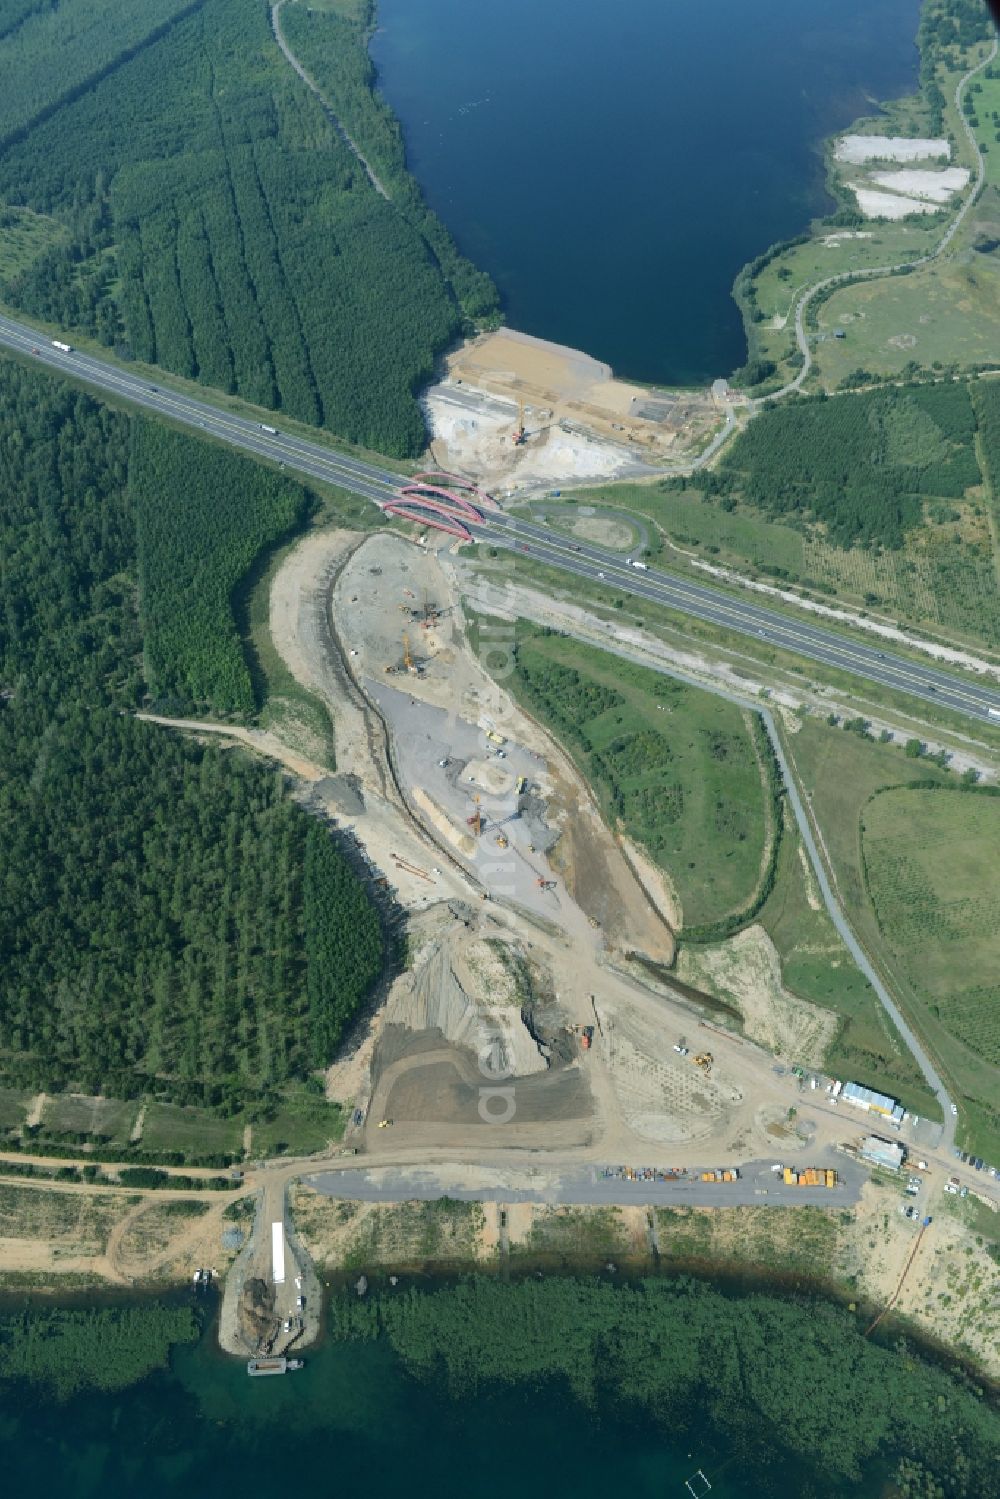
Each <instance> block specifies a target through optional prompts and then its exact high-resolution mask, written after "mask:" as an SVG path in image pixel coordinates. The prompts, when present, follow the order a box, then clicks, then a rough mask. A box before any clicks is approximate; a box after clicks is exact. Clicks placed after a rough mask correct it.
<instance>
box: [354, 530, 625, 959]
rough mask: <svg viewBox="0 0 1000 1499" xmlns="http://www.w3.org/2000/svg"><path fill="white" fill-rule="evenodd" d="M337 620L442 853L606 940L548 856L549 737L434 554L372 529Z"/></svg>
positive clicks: (516, 899) (533, 907) (501, 892)
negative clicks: (510, 691) (502, 681)
mask: <svg viewBox="0 0 1000 1499" xmlns="http://www.w3.org/2000/svg"><path fill="white" fill-rule="evenodd" d="M429 611H430V612H429ZM334 617H335V623H336V627H337V630H338V633H339V634H340V636H341V639H342V640H343V641H344V643H345V644H346V645H347V647H348V659H349V661H350V665H351V668H352V671H353V672H354V673H355V676H356V679H357V681H358V682H359V683H360V685H361V687H362V689H363V691H364V692H365V693H366V694H367V696H368V697H369V698H370V700H371V701H372V702H373V703H374V704H375V706H376V707H377V709H378V712H379V714H380V716H381V717H382V719H383V721H384V723H385V724H386V726H387V728H388V731H389V735H390V739H391V741H392V745H393V758H394V764H395V766H396V770H397V774H398V775H399V777H400V780H401V782H402V784H403V786H404V789H405V792H406V794H407V796H408V798H409V800H410V802H411V804H412V806H413V807H414V809H415V811H416V812H417V814H418V815H419V816H420V817H421V819H422V820H423V821H424V822H425V824H426V825H427V826H428V828H429V829H430V830H431V831H432V832H433V834H434V835H435V836H436V837H437V838H438V839H439V840H440V841H441V843H442V844H443V846H444V848H445V849H446V850H447V852H448V853H449V854H451V855H453V856H454V857H455V858H458V859H459V860H461V861H462V863H463V864H464V865H466V866H467V867H468V868H469V870H470V871H471V872H472V873H473V874H474V876H475V877H476V879H477V880H478V881H480V882H481V884H482V886H483V888H484V889H486V890H487V891H488V892H489V893H490V894H491V895H493V896H495V897H500V898H503V899H504V900H506V901H509V902H512V903H513V904H514V905H515V906H517V907H519V908H521V909H523V910H526V911H532V912H535V913H536V914H537V915H538V916H540V917H542V918H543V919H545V920H558V921H559V922H560V923H561V924H563V925H565V924H566V923H569V925H570V926H571V927H573V928H574V929H575V930H576V931H577V933H578V935H580V936H583V934H584V933H586V936H587V940H588V941H589V942H590V943H593V942H595V941H597V940H599V938H598V936H597V935H596V934H595V933H594V931H593V929H592V928H590V927H589V926H588V923H587V922H586V919H585V918H584V916H583V914H582V912H580V911H579V910H578V909H577V908H576V906H575V905H574V903H573V902H572V900H571V899H570V897H569V896H568V894H567V892H566V887H565V884H564V881H563V879H562V877H561V876H560V874H559V873H558V871H557V870H556V869H555V868H554V867H553V866H552V865H551V863H550V862H549V859H548V857H547V853H546V850H549V849H551V847H552V846H553V844H554V843H555V842H556V839H557V837H558V829H557V828H556V827H554V826H553V825H552V823H551V822H550V821H549V820H548V818H547V815H546V801H547V797H548V794H549V791H550V788H551V780H552V778H551V775H550V772H549V768H548V765H547V762H546V758H545V754H544V751H545V748H546V745H545V741H544V740H543V739H542V737H541V735H540V734H539V732H538V731H537V730H534V729H533V727H532V726H531V725H530V724H529V723H528V721H527V720H525V719H524V718H523V716H522V715H521V714H520V713H519V712H518V711H517V710H516V708H515V707H514V705H513V704H512V703H511V702H510V700H509V699H508V698H507V697H506V695H505V694H503V693H501V692H500V691H499V689H498V688H497V687H496V686H495V684H494V683H493V682H492V681H491V680H490V678H489V677H487V676H486V674H485V673H484V672H483V671H482V670H481V668H480V666H479V664H478V662H477V660H476V659H475V657H474V656H473V654H472V652H471V651H470V650H469V649H468V647H467V645H466V642H465V637H464V633H463V630H462V628H461V622H460V619H459V616H458V613H457V610H456V608H455V606H454V600H453V597H452V594H451V589H450V583H449V580H448V579H447V578H446V577H445V575H444V573H443V572H442V569H441V567H440V566H439V564H438V562H437V560H436V558H435V557H434V555H433V554H430V553H427V552H425V551H423V550H422V549H421V548H419V547H417V546H415V545H413V544H411V543H409V542H406V541H403V540H402V539H401V538H398V537H394V536H386V535H382V536H379V537H373V538H372V539H371V540H369V541H368V542H366V543H365V544H364V545H363V546H362V547H361V548H359V550H358V551H357V552H356V553H355V554H354V556H353V557H352V558H351V560H350V562H349V563H348V564H347V566H346V568H345V569H344V572H343V574H342V575H341V577H340V579H339V581H338V583H337V587H336V589H335V591H334ZM407 658H409V662H410V666H409V667H408V666H407ZM387 667H388V668H389V670H386V668H387ZM491 734H492V735H494V736H495V738H493V739H491V738H490V735H491ZM498 741H499V742H498ZM477 817H478V818H479V832H478V836H477V831H476V826H475V819H476V818H477ZM470 819H472V822H471V823H470ZM431 873H433V870H432V871H431Z"/></svg>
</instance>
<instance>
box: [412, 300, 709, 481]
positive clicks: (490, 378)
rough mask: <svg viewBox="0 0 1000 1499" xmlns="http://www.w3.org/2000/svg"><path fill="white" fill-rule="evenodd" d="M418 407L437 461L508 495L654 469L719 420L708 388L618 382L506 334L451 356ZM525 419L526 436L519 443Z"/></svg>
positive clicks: (526, 338)
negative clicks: (529, 488) (502, 487)
mask: <svg viewBox="0 0 1000 1499" xmlns="http://www.w3.org/2000/svg"><path fill="white" fill-rule="evenodd" d="M422 404H423V407H424V413H425V416H426V417H427V421H428V425H429V428H430V431H431V433H432V442H431V451H432V452H433V454H434V457H435V460H436V461H437V462H439V463H441V464H442V465H444V466H446V467H447V466H453V467H457V468H459V469H461V471H462V472H467V473H470V474H475V475H476V476H478V477H480V478H482V479H485V480H488V481H489V482H491V483H493V484H496V485H500V484H505V485H506V486H507V487H508V488H520V487H524V486H532V485H538V484H548V483H559V482H563V483H569V482H570V481H572V480H574V479H588V478H589V479H602V478H613V477H622V476H625V475H628V474H641V473H644V472H653V471H655V465H657V464H660V463H662V462H663V461H664V460H665V459H671V460H677V459H680V458H683V457H684V455H685V454H686V453H688V452H689V451H691V450H693V449H694V448H695V447H696V446H697V445H698V444H699V442H700V441H701V440H702V439H704V437H705V436H706V435H707V434H708V433H709V432H710V431H713V430H714V429H715V428H716V427H717V426H718V424H719V421H720V413H719V411H718V409H717V407H716V405H715V402H714V400H713V399H712V396H711V394H710V393H709V392H707V391H689V392H682V393H678V392H676V391H659V390H651V389H647V388H646V387H644V386H641V385H633V384H629V383H628V382H626V381H623V380H616V379H615V378H614V376H613V374H612V372H611V368H610V366H608V365H606V364H602V363H600V362H599V361H598V360H596V359H592V358H591V357H590V356H589V355H587V354H584V353H581V352H580V351H579V350H577V349H570V348H566V347H564V346H562V345H560V344H553V343H549V342H547V341H546V340H544V339H540V338H533V337H531V336H530V335H528V334H524V333H517V332H516V331H514V330H513V329H510V328H500V329H498V330H497V331H496V332H492V333H487V334H483V335H482V336H480V337H479V338H477V339H474V340H472V341H471V342H469V343H467V344H465V345H463V346H462V348H461V349H459V350H457V351H456V353H454V354H452V355H451V356H450V357H449V359H448V361H447V374H446V377H445V379H444V380H443V381H441V382H439V383H438V384H437V385H433V386H431V387H430V388H429V390H427V391H426V392H425V393H424V396H423V398H422ZM522 416H523V420H524V428H525V439H524V441H523V442H522V443H520V444H516V443H515V442H514V441H513V436H514V433H515V432H516V430H517V429H518V427H519V424H520V421H521V418H522ZM651 466H654V467H651Z"/></svg>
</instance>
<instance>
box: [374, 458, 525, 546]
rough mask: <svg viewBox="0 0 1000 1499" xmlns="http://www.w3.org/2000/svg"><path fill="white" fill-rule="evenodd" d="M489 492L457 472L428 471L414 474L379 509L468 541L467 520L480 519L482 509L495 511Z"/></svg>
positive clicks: (495, 506)
mask: <svg viewBox="0 0 1000 1499" xmlns="http://www.w3.org/2000/svg"><path fill="white" fill-rule="evenodd" d="M499 508H500V507H499V505H498V504H497V502H496V500H495V499H494V498H493V496H492V495H491V494H487V492H486V490H485V489H480V488H479V485H478V484H474V483H473V482H472V480H471V479H464V478H463V477H462V476H461V474H445V473H438V472H435V471H430V472H428V473H424V474H414V476H413V478H412V479H411V480H410V481H409V482H408V483H407V484H405V485H404V486H403V487H402V489H401V490H400V491H399V494H398V495H394V496H393V498H392V499H391V500H389V501H388V503H387V504H385V505H383V506H382V509H383V510H384V511H385V513H386V514H387V515H398V516H401V517H402V518H403V520H412V521H417V522H418V523H419V524H421V525H425V526H433V527H434V528H435V529H436V530H438V531H447V532H448V533H449V535H451V536H458V537H460V538H461V539H462V540H463V541H471V540H472V532H471V531H470V530H469V523H470V522H474V521H481V520H482V519H483V511H484V510H499Z"/></svg>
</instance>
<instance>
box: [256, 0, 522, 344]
mask: <svg viewBox="0 0 1000 1499" xmlns="http://www.w3.org/2000/svg"><path fill="white" fill-rule="evenodd" d="M375 20H376V15H375V0H359V4H358V7H357V14H356V15H354V16H350V15H345V14H341V13H339V12H338V11H335V10H326V11H323V10H315V9H313V8H312V7H310V6H307V5H300V4H292V5H285V6H283V7H282V11H281V28H282V31H283V32H284V35H285V37H286V39H287V41H288V44H289V46H290V47H291V49H292V51H293V52H294V53H295V55H296V57H297V58H298V59H299V61H300V62H301V63H302V64H303V66H304V67H305V68H306V70H307V71H308V73H309V74H310V76H311V77H312V78H313V79H314V81H315V82H316V84H317V85H318V86H319V88H320V89H321V90H322V91H323V95H324V97H325V98H326V99H328V100H329V102H330V103H331V104H332V106H333V108H334V110H335V111H336V113H337V117H338V119H340V120H341V121H342V122H343V124H344V125H345V126H346V128H347V129H348V130H349V131H350V134H351V138H352V139H353V140H354V141H355V142H356V143H357V145H358V147H359V148H360V150H361V151H363V152H364V155H365V158H366V160H367V161H368V162H370V164H371V165H372V167H373V168H374V170H375V171H376V173H377V174H378V177H379V181H380V182H381V183H382V184H383V185H384V186H385V188H386V189H387V191H388V193H389V196H390V197H391V198H392V201H393V203H394V204H395V205H396V207H398V208H399V209H400V211H401V212H402V213H403V215H404V216H405V218H406V219H407V220H408V221H409V222H410V223H411V224H412V225H413V227H414V228H415V229H417V230H418V231H419V233H420V234H421V235H422V236H423V238H424V239H425V240H426V241H427V243H428V245H429V246H430V248H431V250H432V252H433V254H434V256H435V258H436V260H437V262H438V264H439V265H440V266H441V269H442V270H443V272H444V274H445V275H446V276H447V278H448V280H449V282H450V283H451V285H452V287H453V288H454V291H455V295H456V296H457V297H458V300H459V302H460V303H461V305H462V308H463V310H464V311H465V312H466V314H467V315H468V316H469V317H472V318H477V319H479V318H495V317H496V315H497V313H498V311H499V298H498V296H497V290H496V287H495V286H494V285H493V282H492V281H491V280H490V278H489V276H488V275H487V274H486V272H485V271H480V270H478V269H477V268H476V267H475V266H474V265H473V264H472V263H471V261H468V260H466V259H465V257H464V256H463V255H460V254H459V252H458V249H457V247H456V245H455V242H454V240H453V239H452V237H451V235H450V234H449V233H448V230H447V229H446V228H445V226H444V224H442V222H441V220H440V219H439V218H438V217H437V215H436V214H434V213H432V212H431V210H430V209H429V208H428V207H427V204H426V203H425V202H424V199H423V195H422V194H421V192H420V188H419V186H418V185H417V182H416V180H415V179H414V178H413V177H411V176H410V173H409V172H408V171H407V170H406V150H405V147H404V145H403V132H402V129H401V128H400V124H399V121H398V120H397V118H396V116H395V115H394V114H393V112H392V110H391V109H390V108H389V106H388V104H386V102H385V100H384V99H383V98H382V96H381V95H380V94H379V93H378V92H377V89H376V77H375V65H374V63H373V62H372V60H371V58H370V57H369V55H368V38H369V36H370V34H371V32H372V30H373V29H374V26H375Z"/></svg>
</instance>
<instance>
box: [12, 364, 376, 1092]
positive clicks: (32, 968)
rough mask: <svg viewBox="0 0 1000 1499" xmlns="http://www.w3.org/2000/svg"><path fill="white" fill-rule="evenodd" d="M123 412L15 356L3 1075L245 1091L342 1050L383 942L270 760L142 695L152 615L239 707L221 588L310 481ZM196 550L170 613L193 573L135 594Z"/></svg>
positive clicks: (207, 680) (234, 649)
mask: <svg viewBox="0 0 1000 1499" xmlns="http://www.w3.org/2000/svg"><path fill="white" fill-rule="evenodd" d="M132 428H133V423H132V421H130V419H129V418H128V417H126V416H123V415H120V414H118V413H115V412H112V411H110V410H108V409H107V408H106V407H103V406H100V405H98V404H97V403H96V402H95V401H93V400H91V398H90V397H89V396H87V395H84V394H83V393H81V392H80V391H78V390H75V389H73V388H71V387H69V386H66V385H63V384H61V383H60V382H57V381H55V380H53V379H51V378H49V377H47V376H43V375H38V374H34V373H31V374H29V373H27V372H26V371H24V370H23V369H22V368H21V367H20V366H18V365H16V364H14V363H11V362H7V361H0V556H2V558H3V567H2V574H0V577H2V589H0V595H2V596H0V846H2V848H3V855H2V858H0V964H2V971H3V983H2V985H0V1075H2V1076H4V1077H6V1078H9V1079H11V1080H14V1081H16V1082H17V1083H19V1084H21V1085H28V1086H45V1087H47V1088H59V1087H67V1086H72V1087H75V1088H80V1089H83V1090H84V1091H88V1092H106V1093H111V1094H117V1095H118V1096H129V1095H134V1094H135V1093H136V1092H137V1091H140V1090H143V1089H146V1090H150V1091H153V1092H155V1093H157V1094H158V1095H160V1096H163V1097H167V1098H174V1099H178V1100H181V1101H189V1102H196V1101H197V1102H200V1101H206V1102H210V1103H227V1104H231V1105H234V1106H235V1105H237V1104H239V1103H240V1102H241V1101H242V1100H243V1099H245V1098H249V1097H253V1096H256V1095H258V1094H260V1093H262V1092H264V1091H266V1090H267V1089H269V1088H271V1087H272V1086H274V1085H276V1084H279V1083H281V1082H283V1081H285V1080H286V1079H289V1078H292V1077H296V1076H299V1077H301V1076H303V1075H304V1074H306V1073H307V1072H308V1070H309V1069H310V1068H311V1067H313V1066H316V1065H320V1064H322V1063H324V1062H327V1061H329V1059H330V1056H331V1054H332V1051H333V1049H334V1048H335V1046H336V1043H337V1040H338V1038H339V1035H340V1032H341V1029H342V1026H343V1024H344V1021H345V1020H346V1019H347V1018H348V1017H349V1016H350V1015H351V1013H352V1012H353V1011H354V1009H355V1008H356V1006H357V1004H358V1002H359V1001H360V999H361V998H362V997H363V996H364V994H365V993H366V992H367V990H368V989H369V987H370V985H371V983H372V981H373V978H374V976H375V974H376V973H377V972H378V970H379V968H380V965H381V957H382V953H381V938H380V933H379V928H378V923H377V919H376V917H375V914H374V911H373V909H372V907H371V905H370V903H369V901H368V898H367V896H366V894H365V893H364V891H363V890H362V888H361V887H360V885H359V884H358V883H357V881H356V880H355V879H354V877H353V875H352V874H351V873H350V872H349V871H348V869H347V868H346V866H345V865H344V864H343V862H342V860H341V859H340V856H339V854H338V853H337V851H336V849H335V848H334V846H333V844H332V843H331V841H330V838H329V835H328V834H327V832H326V831H325V829H323V828H322V827H321V826H320V825H318V824H316V823H314V822H313V821H311V820H310V819H309V818H308V817H307V816H306V815H305V814H304V813H303V812H302V811H301V810H300V809H299V808H298V807H297V806H296V805H295V804H294V803H293V802H292V801H291V799H290V798H289V796H288V794H287V793H286V791H285V789H284V785H283V782H282V779H281V777H280V776H279V775H277V774H276V773H274V772H273V771H270V770H268V769H266V768H264V767H262V766H260V765H259V764H256V763H252V762H251V761H249V760H248V759H245V758H243V757H242V756H237V755H234V754H226V753H222V752H220V751H218V750H216V749H214V748H211V747H208V746H203V745H201V744H198V743H195V742H193V741H191V740H189V739H185V738H182V737H180V736H179V735H177V734H175V733H173V732H171V731H170V730H167V729H164V728H161V727H157V726H155V725H150V724H146V723H143V722H140V721H138V720H136V719H135V717H134V716H133V713H132V710H134V709H135V708H136V707H137V706H139V705H140V704H141V702H142V701H143V698H144V696H145V695H146V691H147V684H146V682H145V680H144V675H143V644H144V640H143V631H144V630H145V631H146V632H147V639H148V640H149V641H152V642H154V643H155V648H154V650H153V652H152V654H153V656H154V660H155V662H156V669H157V670H158V671H163V672H164V673H166V674H169V680H170V681H171V683H172V684H174V685H175V686H180V685H184V684H187V686H188V691H187V698H188V701H189V702H191V701H195V700H197V701H198V702H199V703H200V704H201V705H202V706H205V707H207V708H208V709H210V710H212V711H223V712H225V711H227V710H229V709H232V708H233V707H236V708H238V709H242V708H244V707H246V706H247V702H246V699H245V698H243V697H241V696H240V695H239V693H237V694H236V695H235V700H234V690H233V682H234V680H235V681H236V682H237V684H238V685H240V684H241V683H242V680H243V679H242V678H241V677H240V674H239V669H242V672H243V674H244V676H245V670H246V669H245V666H244V665H243V664H242V660H241V658H240V656H239V646H238V642H237V640H236V635H235V630H234V627H233V624H232V620H231V618H229V617H228V615H227V612H226V605H227V602H228V594H227V593H226V592H225V585H226V584H227V583H228V584H229V586H230V587H231V586H232V582H234V581H235V580H236V579H237V578H238V576H239V571H240V569H241V568H242V569H245V568H246V567H247V566H249V565H250V563H251V562H252V561H253V556H254V553H255V551H256V550H257V549H259V548H260V546H262V545H264V544H266V543H267V542H268V541H269V540H271V539H272V538H273V537H274V536H275V535H277V534H281V533H282V532H283V531H284V530H286V529H287V528H288V526H289V525H290V524H291V523H293V522H294V520H295V519H296V518H298V517H301V516H302V515H303V514H304V512H305V509H306V506H307V503H308V499H307V496H306V495H305V493H304V492H303V491H301V490H300V489H299V488H298V486H295V485H291V484H288V483H286V482H284V481H281V482H280V483H279V481H277V480H275V479H273V478H272V476H270V475H268V474H266V473H261V474H260V475H259V480H260V482H259V483H258V484H256V485H255V481H256V480H257V479H258V473H257V471H256V470H255V469H254V466H253V465H252V464H250V463H247V462H246V461H245V460H242V459H239V458H231V457H230V456H229V455H227V454H225V453H223V452H221V451H219V450H215V449H212V450H210V451H208V452H206V450H205V446H204V445H198V444H195V443H193V442H192V440H191V439H189V438H186V437H183V436H179V435H177V434H173V433H170V432H167V431H165V430H164V431H157V430H155V429H153V428H151V427H149V426H148V425H147V424H146V423H145V422H144V421H143V420H142V419H139V418H137V419H135V422H134V428H135V430H134V431H133V430H132ZM193 448H200V451H199V452H197V453H195V452H192V449H193ZM230 465H232V467H230ZM241 486H243V487H242V488H241ZM238 493H243V494H244V495H245V496H246V500H247V512H246V527H245V532H244V534H243V535H240V533H239V526H238V524H237V520H238V517H237V515H236V513H235V510H234V508H233V505H234V499H233V497H234V496H235V495H237V494H238ZM216 497H217V498H218V501H219V503H218V505H215V504H214V503H213V501H214V500H215V498H216ZM227 497H228V498H227ZM154 508H155V510H156V512H157V524H156V528H155V531H153V532H150V525H149V513H150V511H151V509H154ZM137 515H138V517H139V519H140V527H139V529H140V533H141V534H146V535H149V534H153V535H155V538H156V545H157V547H158V548H160V549H161V550H160V551H150V550H149V549H148V548H147V550H146V551H145V552H143V553H142V562H141V565H140V553H139V551H138V549H137V540H136V529H137V528H136V517H137ZM185 549H186V550H187V553H188V555H189V557H190V559H191V565H192V566H195V567H197V566H199V565H202V564H203V565H204V566H205V567H206V569H207V571H208V575H209V577H210V578H216V577H217V578H218V580H219V581H218V588H217V590H216V591H215V592H212V590H210V589H206V592H205V599H206V601H207V604H206V607H207V608H208V609H209V611H210V612H211V618H206V619H205V620H200V618H199V630H198V631H195V632H193V633H191V632H184V631H179V632H178V631H175V632H174V633H171V630H170V628H168V624H169V620H170V616H171V615H172V613H173V612H174V611H175V610H177V609H178V608H181V609H183V607H184V606H185V600H184V597H183V594H182V595H181V597H180V598H178V596H177V594H176V592H175V593H171V591H170V590H169V589H168V588H166V587H165V586H164V585H163V584H162V579H161V581H160V582H159V583H158V584H154V586H152V587H151V588H150V590H149V596H148V597H146V598H144V599H143V600H142V607H141V610H140V589H139V580H140V577H142V578H149V577H152V578H154V579H156V578H158V577H159V576H160V575H159V574H158V573H157V568H160V569H161V571H162V567H163V558H164V557H165V558H167V559H174V560H175V561H176V559H177V558H178V557H179V556H180V554H181V553H182V551H184V550H185ZM212 569H216V572H213V571H212ZM140 616H141V621H142V624H141V625H140ZM192 682H193V683H195V684H196V685H195V687H193V688H192V687H191V686H190V684H191V683H192ZM250 706H252V701H251V703H250Z"/></svg>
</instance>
